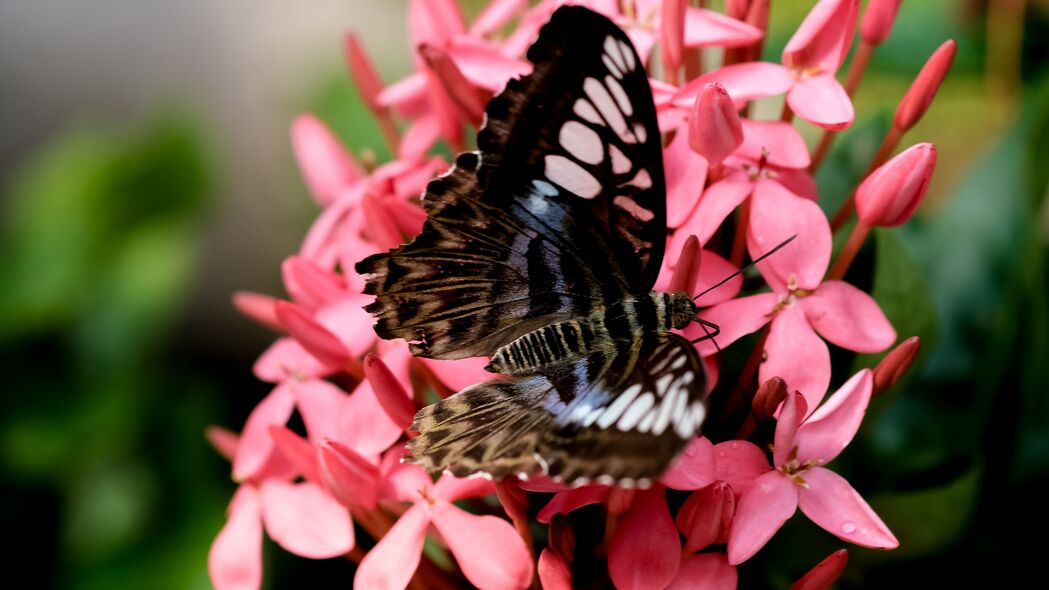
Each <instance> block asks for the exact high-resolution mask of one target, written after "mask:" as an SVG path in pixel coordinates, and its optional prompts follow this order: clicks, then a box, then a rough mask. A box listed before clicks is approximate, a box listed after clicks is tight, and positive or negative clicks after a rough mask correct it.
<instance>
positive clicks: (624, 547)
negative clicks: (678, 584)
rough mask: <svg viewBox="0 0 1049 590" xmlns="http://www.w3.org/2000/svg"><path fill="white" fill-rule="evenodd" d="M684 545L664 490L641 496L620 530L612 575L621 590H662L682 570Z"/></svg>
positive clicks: (613, 552) (610, 558)
mask: <svg viewBox="0 0 1049 590" xmlns="http://www.w3.org/2000/svg"><path fill="white" fill-rule="evenodd" d="M680 555H681V541H680V539H679V538H678V532H677V527H676V526H675V525H674V521H673V520H671V519H670V510H669V509H668V508H667V502H666V498H665V497H664V494H663V490H662V489H658V488H657V489H652V490H646V491H643V492H638V493H637V496H636V497H635V499H634V503H633V504H632V505H631V506H630V509H629V510H627V511H626V513H625V514H624V515H623V517H622V518H621V519H620V521H619V524H618V525H617V526H616V531H615V533H614V534H613V536H612V544H611V546H610V547H609V550H608V574H609V576H610V577H611V578H612V583H613V584H615V586H616V588H619V589H620V590H649V589H652V590H661V589H662V588H666V587H667V585H668V584H670V582H671V581H673V579H674V576H676V575H677V570H678V567H680V565H681V562H680Z"/></svg>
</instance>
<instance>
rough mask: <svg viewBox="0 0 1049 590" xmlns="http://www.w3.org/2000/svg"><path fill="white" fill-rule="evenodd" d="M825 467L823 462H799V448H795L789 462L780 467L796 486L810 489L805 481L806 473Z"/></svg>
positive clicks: (788, 458) (791, 451) (789, 456)
mask: <svg viewBox="0 0 1049 590" xmlns="http://www.w3.org/2000/svg"><path fill="white" fill-rule="evenodd" d="M820 465H823V461H816V460H810V461H801V462H799V461H798V447H794V448H793V449H791V450H790V454H789V455H787V462H786V463H784V464H783V465H780V466H779V470H780V472H782V473H783V474H784V475H786V476H787V477H789V478H790V479H791V481H793V482H794V483H795V484H797V485H799V486H801V487H803V488H808V487H809V483H808V482H807V481H805V477H804V475H805V472H806V471H808V470H809V469H812V468H813V467H819V466H820Z"/></svg>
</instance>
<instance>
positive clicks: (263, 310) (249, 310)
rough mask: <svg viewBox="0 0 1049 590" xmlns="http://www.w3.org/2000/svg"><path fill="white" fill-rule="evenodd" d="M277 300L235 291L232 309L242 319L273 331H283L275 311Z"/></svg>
mask: <svg viewBox="0 0 1049 590" xmlns="http://www.w3.org/2000/svg"><path fill="white" fill-rule="evenodd" d="M276 303H277V298H276V297H271V296H270V295H263V294H262V293H252V292H251V291H237V292H236V293H234V294H233V307H235V308H237V311H239V312H240V314H241V315H243V316H244V317H246V318H248V319H250V320H253V321H255V322H258V323H260V324H262V325H263V326H266V327H267V328H273V329H274V330H278V331H283V330H284V326H282V325H280V320H278V319H277V311H276Z"/></svg>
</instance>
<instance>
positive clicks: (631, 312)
mask: <svg viewBox="0 0 1049 590" xmlns="http://www.w3.org/2000/svg"><path fill="white" fill-rule="evenodd" d="M682 298H683V299H684V301H686V302H687V303H686V304H682V302H681V301H679V300H680V299H682ZM682 305H687V306H688V307H689V308H690V309H692V310H693V313H694V307H691V299H689V298H688V296H687V295H686V294H684V293H678V294H670V293H662V292H659V291H652V292H651V293H649V294H648V295H647V296H641V297H637V298H633V297H627V298H624V299H621V300H620V301H618V302H616V303H615V304H614V305H612V306H610V307H608V308H607V309H599V310H595V311H593V312H592V313H591V314H590V316H589V317H587V318H586V319H582V320H567V321H563V322H557V323H554V324H550V325H548V326H544V327H542V328H539V329H538V330H534V331H532V332H529V333H527V334H525V335H524V336H521V337H520V338H517V339H516V340H514V341H513V342H510V343H509V344H507V345H505V346H503V347H501V348H500V349H499V350H497V351H496V352H495V354H494V355H492V360H491V362H490V363H489V364H488V366H487V367H486V369H488V370H489V371H491V372H493V373H502V374H505V375H519V374H526V373H532V372H535V371H538V370H541V369H548V368H550V367H552V366H554V365H558V364H561V363H567V362H574V361H577V360H579V359H582V358H584V357H587V356H590V355H591V354H594V353H596V352H612V351H614V350H615V349H616V348H617V347H618V346H620V345H623V344H625V343H632V342H635V341H636V340H637V339H638V336H643V335H646V334H648V335H653V336H655V335H658V334H662V333H665V332H666V331H668V330H670V329H671V328H680V327H682V326H681V325H679V324H681V318H680V316H681V315H682V310H681V308H682Z"/></svg>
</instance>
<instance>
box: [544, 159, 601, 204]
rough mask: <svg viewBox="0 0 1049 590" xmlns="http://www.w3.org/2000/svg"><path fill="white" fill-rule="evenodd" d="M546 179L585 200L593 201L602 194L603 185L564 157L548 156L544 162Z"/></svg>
mask: <svg viewBox="0 0 1049 590" xmlns="http://www.w3.org/2000/svg"><path fill="white" fill-rule="evenodd" d="M544 163H545V166H546V168H545V170H544V173H545V174H546V177H547V178H548V179H550V180H551V181H552V182H553V183H555V184H559V185H561V187H562V188H564V189H565V190H567V191H569V192H572V193H575V194H576V195H579V196H580V197H583V198H584V199H593V198H594V197H596V196H597V195H598V193H600V192H601V183H600V182H598V181H597V179H596V178H594V175H593V174H590V173H589V172H587V171H586V170H584V169H583V167H582V166H580V165H579V164H576V163H575V162H573V161H572V160H569V159H568V158H566V157H564V156H557V155H554V156H547V157H546V158H545V160H544Z"/></svg>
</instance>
